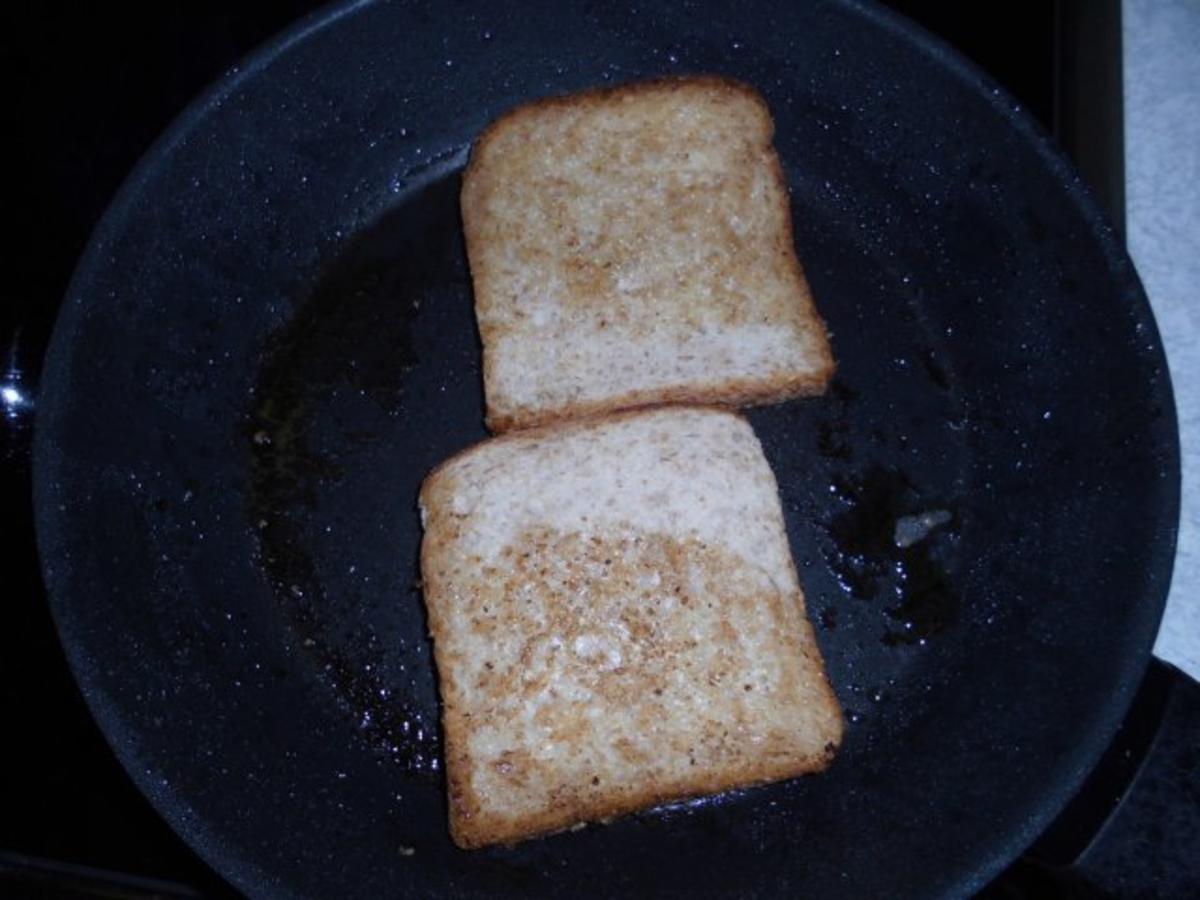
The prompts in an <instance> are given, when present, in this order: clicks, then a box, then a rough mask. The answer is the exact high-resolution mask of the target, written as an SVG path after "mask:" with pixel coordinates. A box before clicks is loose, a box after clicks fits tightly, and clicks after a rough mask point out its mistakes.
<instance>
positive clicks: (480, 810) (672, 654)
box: [420, 407, 842, 847]
mask: <svg viewBox="0 0 1200 900" xmlns="http://www.w3.org/2000/svg"><path fill="white" fill-rule="evenodd" d="M420 504H421V512H422V517H423V520H424V522H425V536H424V541H423V543H422V546H421V575H422V580H423V583H424V593H425V603H426V606H427V609H428V613H429V627H430V631H431V632H432V635H433V640H434V652H435V656H436V661H437V669H438V677H439V679H440V688H441V696H442V703H443V731H444V737H445V764H446V775H447V781H448V790H449V800H450V804H449V805H450V831H451V835H452V837H453V839H454V840H455V842H456V843H458V844H459V845H460V846H462V847H479V846H482V845H485V844H492V843H511V842H514V841H517V840H521V839H523V838H527V837H531V836H535V835H540V834H545V833H548V832H553V831H557V830H560V829H564V828H568V827H570V826H572V825H575V824H577V823H581V822H587V821H595V820H600V819H607V818H610V817H612V816H615V815H619V814H621V813H625V812H629V811H631V810H635V809H638V808H642V807H646V806H650V805H653V804H657V803H662V802H665V801H670V800H674V799H678V798H682V797H688V796H694V795H699V794H707V793H713V792H717V791H721V790H725V789H729V788H733V787H740V786H745V785H750V784H756V783H761V782H766V781H772V780H777V779H782V778H789V777H791V776H794V775H798V774H800V773H804V772H813V771H816V770H819V769H822V768H824V767H825V766H826V765H827V764H828V763H829V761H830V760H831V758H832V756H833V753H834V751H835V749H836V747H837V746H838V743H839V742H840V740H841V734H842V718H841V711H840V709H839V707H838V703H837V700H836V698H835V696H834V694H833V692H832V691H831V690H830V687H829V684H828V682H827V681H826V678H825V674H824V671H823V668H822V662H821V655H820V651H819V649H818V647H817V644H816V642H815V640H814V637H813V632H812V628H811V626H810V625H809V622H808V620H807V618H806V617H805V611H804V598H803V595H802V593H801V590H800V585H799V583H798V580H797V576H796V570H795V567H794V565H793V563H792V557H791V553H790V551H789V548H788V542H787V535H786V533H785V531H784V524H783V515H782V511H781V509H780V504H779V497H778V493H777V486H776V483H775V477H774V475H773V474H772V473H771V470H770V468H769V466H768V465H767V462H766V459H765V458H764V457H763V453H762V448H761V446H760V445H759V442H758V439H757V438H756V437H755V435H754V432H753V431H752V430H751V428H750V426H749V424H748V423H747V422H746V421H745V419H743V418H742V417H741V416H740V415H738V414H736V413H731V412H727V411H724V410H719V409H712V408H694V407H691V408H689V407H675V408H661V409H651V410H643V411H636V412H628V413H622V414H615V415H610V416H605V417H600V418H596V419H590V420H586V419H585V420H579V421H575V422H571V423H566V424H563V425H557V426H552V427H548V428H542V429H533V430H529V431H522V432H517V433H515V434H512V435H506V436H504V437H500V438H496V439H493V440H490V441H486V442H484V443H482V444H479V445H477V446H475V447H472V448H470V449H469V450H466V451H465V452H463V453H461V454H459V455H458V456H456V457H454V458H452V459H450V460H448V461H447V462H445V463H444V464H442V465H441V466H440V467H439V468H437V469H436V470H435V471H434V472H433V473H432V474H431V475H430V476H429V477H428V478H427V479H426V481H425V484H424V485H423V487H422V490H421V496H420Z"/></svg>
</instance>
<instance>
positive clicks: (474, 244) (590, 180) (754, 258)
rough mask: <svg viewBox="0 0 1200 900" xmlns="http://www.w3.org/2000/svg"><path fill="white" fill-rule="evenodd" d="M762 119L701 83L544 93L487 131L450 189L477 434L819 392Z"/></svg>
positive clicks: (733, 88) (717, 87) (749, 98)
mask: <svg viewBox="0 0 1200 900" xmlns="http://www.w3.org/2000/svg"><path fill="white" fill-rule="evenodd" d="M773 132H774V124H773V123H772V121H771V116H770V113H769V111H768V109H767V106H766V103H765V102H764V101H763V99H762V97H761V96H759V94H758V93H757V92H755V91H754V90H753V89H752V88H750V87H747V86H746V85H743V84H740V83H737V82H733V81H729V80H726V79H721V78H715V77H707V76H702V77H691V78H681V79H672V80H664V81H653V82H642V83H636V84H630V85H625V86H622V87H618V88H613V89H607V90H599V91H590V92H586V93H580V94H573V95H570V96H565V97H557V98H551V99H548V100H542V101H539V102H536V103H532V104H530V105H528V106H522V107H519V108H517V109H516V110H514V111H512V112H510V113H508V114H507V115H505V116H502V117H501V118H500V119H499V120H497V121H496V122H495V123H493V124H492V125H491V126H490V127H489V128H488V129H487V130H486V131H485V132H484V133H483V135H482V136H481V137H480V138H479V140H478V141H477V142H476V144H475V147H474V149H473V151H472V154H471V160H470V164H469V165H468V167H467V171H466V174H465V176H464V179H463V187H462V197H461V201H462V215H463V227H464V232H465V234H466V242H467V253H468V257H469V260H470V266H471V276H472V280H473V282H474V287H475V312H476V317H477V319H478V322H479V331H480V335H481V337H482V340H483V362H484V391H485V394H486V399H487V423H488V427H489V428H491V429H492V430H493V431H505V430H508V429H512V428H524V427H528V426H530V425H535V424H539V423H544V422H549V421H553V420H556V419H562V418H573V417H577V416H580V415H587V414H594V413H601V412H607V411H613V410H617V409H625V408H631V407H636V406H645V405H652V404H658V403H665V402H675V403H714V404H723V405H745V404H756V403H769V402H776V401H780V400H785V399H788V398H791V397H795V396H799V395H803V394H817V393H820V392H821V391H823V390H824V389H825V386H826V384H827V383H828V381H829V379H830V377H831V376H832V373H833V357H832V354H831V351H830V348H829V342H828V338H827V336H826V333H825V327H824V325H823V323H822V322H821V319H820V318H819V317H818V315H817V313H816V310H815V308H814V306H813V302H812V297H811V295H810V292H809V288H808V284H807V282H806V281H805V278H804V274H803V272H802V270H801V268H800V263H799V261H798V260H797V258H796V252H795V248H794V245H793V239H792V225H791V215H790V213H789V209H788V193H787V185H786V184H785V182H784V179H783V175H782V172H781V170H780V166H779V159H778V157H777V156H776V154H775V150H774V148H773V147H772V144H771V139H772V135H773Z"/></svg>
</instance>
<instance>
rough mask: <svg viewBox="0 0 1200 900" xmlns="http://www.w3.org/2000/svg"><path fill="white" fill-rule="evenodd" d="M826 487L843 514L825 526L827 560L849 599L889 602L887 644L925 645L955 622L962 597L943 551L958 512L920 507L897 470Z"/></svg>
mask: <svg viewBox="0 0 1200 900" xmlns="http://www.w3.org/2000/svg"><path fill="white" fill-rule="evenodd" d="M830 487H831V491H832V493H833V494H834V496H835V497H836V498H837V499H838V501H839V503H840V505H841V506H842V509H841V510H840V511H839V512H837V513H836V514H835V515H834V516H833V518H832V520H831V521H830V523H829V529H828V534H829V537H830V540H831V546H830V547H829V548H827V550H826V553H825V557H826V561H827V562H828V563H829V566H830V568H831V569H832V571H833V573H834V575H835V576H836V577H837V579H838V582H839V583H840V584H841V586H842V587H843V588H844V589H845V590H846V591H847V592H848V593H850V594H851V595H852V596H853V597H856V598H858V599H861V600H873V599H877V598H890V599H891V600H893V601H894V602H893V603H892V604H891V605H889V606H887V607H886V608H885V611H886V613H887V615H888V617H889V618H890V619H891V621H892V623H893V624H892V625H891V626H890V627H888V628H887V629H886V630H885V631H884V634H883V641H884V643H886V644H908V643H924V642H925V641H926V639H928V638H929V637H931V636H932V635H935V634H937V633H938V632H940V631H941V630H942V629H944V628H946V627H947V626H948V625H951V624H953V622H954V621H955V619H956V618H957V616H958V610H959V597H958V595H957V593H956V592H955V590H954V588H953V587H952V585H951V583H950V578H949V576H948V574H947V569H946V561H945V552H946V550H947V549H949V546H948V545H952V544H953V543H954V542H956V541H957V537H958V519H957V516H956V514H955V513H953V512H950V511H948V510H945V509H941V508H938V509H926V508H924V507H925V505H924V504H923V503H922V502H921V499H920V496H919V494H918V492H917V490H916V488H915V486H914V485H913V484H912V482H911V481H910V480H909V478H908V477H907V476H905V475H904V473H902V472H900V471H898V470H896V469H888V468H884V467H882V466H872V467H871V468H869V469H867V471H866V472H865V473H864V474H863V475H861V476H859V477H853V476H844V475H839V476H835V477H834V479H833V482H832V484H831V486H830ZM910 523H912V524H911V525H910ZM906 526H907V528H906Z"/></svg>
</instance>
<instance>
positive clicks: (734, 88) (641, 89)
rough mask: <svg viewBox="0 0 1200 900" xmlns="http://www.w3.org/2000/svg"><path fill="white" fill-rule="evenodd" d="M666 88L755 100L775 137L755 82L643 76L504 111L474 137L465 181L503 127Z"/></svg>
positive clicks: (720, 77) (721, 77) (700, 76)
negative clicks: (560, 110)
mask: <svg viewBox="0 0 1200 900" xmlns="http://www.w3.org/2000/svg"><path fill="white" fill-rule="evenodd" d="M663 88H667V89H669V90H673V91H678V90H688V89H692V88H706V89H708V90H715V91H720V92H723V93H729V94H739V95H741V96H742V97H744V98H745V99H747V100H750V101H751V102H753V103H754V104H755V105H756V106H758V107H759V109H760V110H761V111H762V112H763V113H764V115H765V118H766V121H767V123H768V126H769V129H770V130H769V132H768V134H767V139H768V141H769V140H771V138H773V136H774V133H775V131H774V129H775V120H774V119H772V118H771V110H770V107H768V106H767V101H766V100H765V99H763V95H762V94H761V93H759V91H758V90H757V89H756V88H754V87H753V86H752V85H750V84H747V83H746V82H744V81H740V80H738V79H736V78H732V77H730V76H728V75H718V74H715V73H703V72H701V73H696V74H691V75H664V76H661V77H658V78H644V79H639V80H634V81H626V82H622V83H620V84H611V85H603V86H601V87H594V88H585V89H584V90H581V91H572V92H568V93H563V94H551V95H549V96H546V97H539V98H537V99H534V100H529V101H527V102H525V103H521V104H519V105H517V106H514V107H513V108H512V109H510V110H508V111H506V112H504V113H501V114H500V115H499V116H497V117H496V118H495V119H493V120H492V121H491V123H490V124H489V125H488V126H487V127H486V128H484V129H483V131H482V132H480V134H479V137H477V138H476V139H475V144H474V146H473V147H472V149H471V157H470V159H469V160H468V161H467V167H466V170H465V171H464V172H463V182H464V184H465V183H466V182H467V181H468V180H470V178H471V177H472V175H473V174H474V172H475V170H476V169H477V168H479V166H480V165H482V164H484V163H486V160H485V159H483V157H484V156H485V155H486V151H487V148H488V147H489V146H490V145H491V143H492V141H493V140H494V139H495V138H496V136H497V135H498V134H499V133H501V132H502V131H503V130H504V129H506V128H509V127H511V126H512V125H513V124H514V123H516V122H519V121H520V120H521V119H523V118H526V117H528V116H531V115H536V114H538V113H541V112H544V111H546V110H550V109H554V108H556V107H563V108H571V109H578V108H579V107H580V106H592V105H595V104H597V103H604V102H606V101H611V100H618V99H620V98H622V97H629V96H636V95H637V94H644V93H650V92H653V91H661V90H662V89H663Z"/></svg>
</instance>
